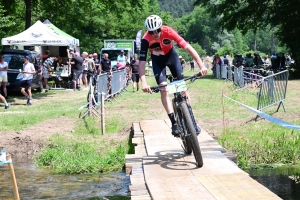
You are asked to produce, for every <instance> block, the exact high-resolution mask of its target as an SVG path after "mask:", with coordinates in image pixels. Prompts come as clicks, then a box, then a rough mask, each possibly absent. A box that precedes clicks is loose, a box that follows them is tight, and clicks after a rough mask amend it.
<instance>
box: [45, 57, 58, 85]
mask: <svg viewBox="0 0 300 200" xmlns="http://www.w3.org/2000/svg"><path fill="white" fill-rule="evenodd" d="M54 61H58V56H53V57H49V58H47V59H46V60H45V61H44V63H43V78H44V85H45V88H46V89H49V88H50V87H49V85H48V79H49V72H50V71H52V69H51V67H53V64H54Z"/></svg>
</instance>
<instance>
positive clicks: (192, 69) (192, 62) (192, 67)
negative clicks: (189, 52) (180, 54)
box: [190, 58, 195, 71]
mask: <svg viewBox="0 0 300 200" xmlns="http://www.w3.org/2000/svg"><path fill="white" fill-rule="evenodd" d="M190 65H191V71H194V70H195V61H194V59H193V58H192V59H191V61H190Z"/></svg>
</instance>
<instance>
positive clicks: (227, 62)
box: [223, 55, 229, 66]
mask: <svg viewBox="0 0 300 200" xmlns="http://www.w3.org/2000/svg"><path fill="white" fill-rule="evenodd" d="M223 62H224V65H227V66H229V60H228V58H226V55H225V56H224V59H223Z"/></svg>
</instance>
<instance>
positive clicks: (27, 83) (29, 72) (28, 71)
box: [20, 56, 35, 106]
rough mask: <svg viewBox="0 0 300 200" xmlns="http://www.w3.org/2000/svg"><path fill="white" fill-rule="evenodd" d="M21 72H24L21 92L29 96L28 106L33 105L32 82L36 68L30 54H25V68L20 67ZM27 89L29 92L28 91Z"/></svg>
mask: <svg viewBox="0 0 300 200" xmlns="http://www.w3.org/2000/svg"><path fill="white" fill-rule="evenodd" d="M20 72H21V73H23V74H24V75H23V80H22V83H21V92H22V94H23V95H24V96H26V98H27V106H31V105H32V94H31V84H32V78H33V74H35V69H34V66H33V64H32V63H30V62H29V57H28V56H24V64H23V70H21V69H20ZM26 89H27V92H28V93H26Z"/></svg>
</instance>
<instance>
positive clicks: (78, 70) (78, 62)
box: [67, 49, 84, 91]
mask: <svg viewBox="0 0 300 200" xmlns="http://www.w3.org/2000/svg"><path fill="white" fill-rule="evenodd" d="M67 52H68V58H69V59H70V58H71V59H72V60H71V64H72V73H73V83H74V85H73V90H74V91H75V90H76V85H77V83H78V87H77V89H78V90H81V78H82V73H83V61H84V59H83V58H82V57H80V56H79V53H78V52H76V53H74V52H73V51H69V49H67ZM71 54H72V55H73V56H71Z"/></svg>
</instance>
